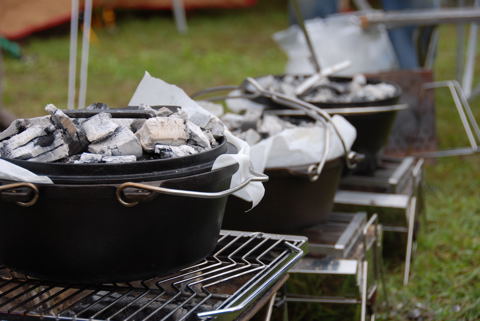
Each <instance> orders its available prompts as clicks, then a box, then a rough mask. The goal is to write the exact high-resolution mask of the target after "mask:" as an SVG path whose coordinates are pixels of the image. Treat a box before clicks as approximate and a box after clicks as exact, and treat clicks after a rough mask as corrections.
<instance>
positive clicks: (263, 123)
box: [221, 109, 315, 146]
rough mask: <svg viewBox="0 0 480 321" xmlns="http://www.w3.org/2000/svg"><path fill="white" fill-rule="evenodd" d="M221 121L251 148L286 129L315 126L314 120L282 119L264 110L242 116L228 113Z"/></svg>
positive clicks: (255, 110)
mask: <svg viewBox="0 0 480 321" xmlns="http://www.w3.org/2000/svg"><path fill="white" fill-rule="evenodd" d="M221 120H222V122H223V123H224V124H225V126H227V128H228V129H229V130H231V131H232V134H234V135H235V136H237V137H238V138H240V139H243V140H244V141H246V142H247V143H248V144H249V145H250V146H253V145H255V144H256V143H258V142H260V141H261V140H263V139H267V138H269V137H271V136H274V135H276V134H279V133H280V132H282V131H284V130H285V129H289V128H296V127H311V126H314V125H315V123H314V122H313V121H312V120H305V119H304V118H303V119H295V118H292V117H282V118H280V117H278V116H276V115H273V114H269V113H268V112H265V111H263V110H262V109H247V110H246V111H245V112H244V113H242V114H234V113H226V114H224V115H223V116H221Z"/></svg>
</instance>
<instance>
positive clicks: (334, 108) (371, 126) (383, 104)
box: [192, 75, 407, 175]
mask: <svg viewBox="0 0 480 321" xmlns="http://www.w3.org/2000/svg"><path fill="white" fill-rule="evenodd" d="M289 76H291V75H289ZM307 76H308V75H297V76H296V77H302V78H305V77H307ZM274 77H275V78H277V79H282V78H283V77H285V75H276V76H274ZM261 78H263V77H258V78H247V79H246V80H245V81H244V82H243V83H242V85H241V86H240V87H237V86H223V87H215V88H209V89H206V90H202V91H200V92H198V93H196V94H194V95H192V97H196V96H201V95H204V94H208V93H214V92H217V91H225V90H233V89H240V90H241V91H242V93H243V94H242V95H240V96H238V97H239V98H248V99H251V100H252V101H255V102H257V103H259V104H262V105H264V106H267V108H269V109H271V110H273V111H275V110H276V111H278V112H279V115H281V114H282V112H283V111H284V110H285V108H286V107H287V108H291V107H293V108H294V109H296V108H297V107H298V105H297V104H295V102H294V101H293V100H292V99H287V98H288V97H286V96H285V95H275V94H274V93H272V92H268V91H267V90H265V89H262V88H261V85H260V82H261V81H258V80H261ZM328 78H329V79H330V80H331V81H334V82H340V83H342V82H350V81H351V80H352V78H351V77H332V76H330V77H328ZM379 82H380V81H379V80H375V79H367V83H369V84H376V83H379ZM389 84H390V85H392V86H394V87H395V89H396V92H395V95H394V96H392V97H390V98H386V99H381V100H376V101H364V100H363V101H360V100H359V101H354V102H349V103H344V102H341V103H321V102H315V101H308V100H304V101H306V102H307V103H310V104H311V105H312V106H316V107H320V108H322V109H324V110H325V111H326V112H328V113H329V114H331V115H334V114H336V115H342V116H344V117H345V118H346V119H347V120H348V121H349V122H350V123H351V124H352V125H353V126H354V127H355V128H356V129H357V139H356V140H355V143H354V145H353V146H352V150H354V151H356V152H358V153H360V154H363V155H364V160H363V161H362V162H360V163H359V164H357V166H356V168H355V172H357V173H360V174H367V175H370V174H372V173H373V172H374V171H375V169H376V167H377V162H378V154H379V152H380V150H381V149H382V147H383V146H384V145H385V144H386V143H387V141H388V137H389V135H390V130H391V129H392V126H393V123H394V121H395V117H396V115H397V112H398V111H399V110H402V109H405V108H406V107H407V106H406V105H398V104H397V103H398V101H399V99H400V96H401V89H400V87H399V86H397V85H396V84H393V83H389ZM280 96H283V97H284V98H285V99H283V98H280ZM212 99H214V100H217V99H232V96H220V97H213V98H212ZM294 99H295V98H294ZM291 112H292V110H287V113H286V115H287V116H290V117H294V116H296V115H295V113H296V112H295V111H293V113H291ZM297 116H300V117H302V114H297Z"/></svg>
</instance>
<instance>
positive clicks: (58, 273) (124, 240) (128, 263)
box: [0, 165, 238, 283]
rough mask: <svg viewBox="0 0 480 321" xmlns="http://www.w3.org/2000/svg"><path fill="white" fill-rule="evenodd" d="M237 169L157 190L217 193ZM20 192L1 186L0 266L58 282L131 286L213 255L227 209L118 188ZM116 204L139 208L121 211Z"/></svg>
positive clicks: (217, 201) (49, 187)
mask: <svg viewBox="0 0 480 321" xmlns="http://www.w3.org/2000/svg"><path fill="white" fill-rule="evenodd" d="M237 166H238V165H235V166H229V167H226V168H222V169H219V170H214V171H210V172H207V173H202V174H197V175H193V176H189V177H184V178H178V179H173V180H168V181H164V182H163V183H162V186H164V187H168V188H173V189H182V190H194V191H202V192H219V191H223V190H226V189H228V187H229V184H230V180H231V177H232V175H233V173H234V172H235V171H236V170H237ZM2 184H6V182H2ZM20 184H22V183H20ZM23 184H24V185H19V186H14V187H10V188H9V187H8V186H7V185H2V186H0V189H3V192H2V193H1V194H0V213H1V214H0V215H1V219H2V224H1V225H0V262H2V263H3V264H5V265H6V266H8V267H10V268H13V269H14V270H17V271H19V272H23V273H26V274H28V275H31V276H34V277H39V278H42V279H46V280H52V281H62V282H79V283H100V282H102V283H103V282H118V281H129V280H130V281H131V280H138V279H145V278H149V277H153V276H155V275H160V274H164V273H167V272H169V271H172V270H175V269H178V268H180V267H183V266H185V265H188V264H192V263H194V262H196V261H198V260H200V259H202V258H204V257H205V256H207V255H208V254H209V253H210V252H211V251H212V250H213V249H214V248H215V245H216V241H217V237H218V235H219V231H220V227H221V223H222V217H223V213H224V209H225V203H226V201H227V196H220V197H217V198H213V199H203V198H186V197H183V196H173V195H166V194H161V193H156V192H145V190H143V189H140V192H139V191H135V190H134V189H132V188H128V189H126V190H125V192H122V191H120V190H119V188H120V187H121V185H120V186H119V185H58V184H36V185H25V184H26V183H23ZM155 185H157V186H158V185H159V184H158V183H157V184H155ZM37 190H38V200H36V202H35V203H34V204H33V205H31V206H28V207H25V206H20V205H21V204H20V205H19V204H17V203H16V202H25V201H26V202H28V201H30V200H31V199H32V198H33V197H36V196H35V195H37ZM117 193H118V195H119V196H118V197H119V199H118V198H117ZM121 202H129V203H130V202H139V203H138V204H136V206H133V207H128V206H124V205H122V203H121ZM132 204H135V203H132Z"/></svg>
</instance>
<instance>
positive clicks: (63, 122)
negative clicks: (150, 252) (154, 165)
mask: <svg viewBox="0 0 480 321" xmlns="http://www.w3.org/2000/svg"><path fill="white" fill-rule="evenodd" d="M45 110H46V111H47V112H48V113H49V114H50V115H48V116H43V117H37V118H32V119H18V120H16V121H14V122H13V123H12V124H11V125H10V126H9V127H8V128H7V129H6V130H4V131H3V132H0V138H1V139H0V157H2V158H7V159H20V160H29V161H38V162H65V163H74V164H91V163H126V162H134V161H137V160H145V159H158V158H172V157H184V156H188V155H193V154H197V153H200V152H203V151H207V150H209V149H211V148H213V147H215V146H217V145H218V144H219V141H220V139H222V137H223V135H224V130H225V127H224V125H223V123H222V122H221V121H220V120H218V119H217V118H215V117H212V118H211V119H210V121H209V122H207V124H206V125H205V128H201V127H199V126H198V125H196V124H195V123H193V122H191V121H190V120H189V119H188V116H187V114H186V113H185V112H183V110H181V108H178V107H155V108H152V107H150V106H147V105H142V106H140V107H137V108H135V107H129V110H131V111H132V112H133V114H135V113H136V111H138V110H140V111H147V113H146V114H143V115H140V117H142V116H143V117H151V118H148V119H145V118H135V119H133V118H115V116H116V115H117V116H118V115H120V117H124V114H123V115H122V114H119V113H115V112H114V111H113V110H112V111H111V112H109V111H110V109H109V108H108V106H107V105H105V104H102V103H95V104H92V105H90V106H89V107H88V108H87V110H89V111H91V113H88V114H89V115H90V116H91V115H92V114H93V116H91V117H88V118H72V117H69V116H68V115H67V114H70V115H72V114H71V113H68V112H64V111H62V110H60V109H58V108H56V107H55V106H53V105H47V106H46V108H45ZM96 112H98V113H96ZM122 113H123V111H122ZM73 114H75V113H73ZM141 114H142V113H141ZM77 115H78V114H77ZM79 115H81V116H82V117H86V116H83V115H85V114H82V113H79Z"/></svg>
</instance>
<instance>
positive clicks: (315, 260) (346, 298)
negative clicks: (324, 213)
mask: <svg viewBox="0 0 480 321" xmlns="http://www.w3.org/2000/svg"><path fill="white" fill-rule="evenodd" d="M305 233H306V235H307V236H308V237H309V254H308V256H307V257H304V258H303V259H302V260H301V261H300V262H299V263H297V264H296V265H295V267H293V268H292V269H291V270H290V272H289V273H290V278H294V277H301V276H302V275H313V276H314V277H315V278H316V279H318V280H319V281H321V284H322V287H323V285H324V289H323V290H322V289H315V292H316V293H315V294H314V295H306V294H305V293H303V291H302V293H294V292H293V291H292V290H291V289H290V291H285V293H283V297H282V298H281V299H280V300H279V301H278V305H282V306H283V309H284V314H283V315H284V319H285V320H286V319H288V304H298V303H319V304H331V303H335V304H359V305H360V308H361V311H360V312H361V314H360V316H361V317H360V318H361V320H362V321H364V320H366V319H367V317H368V316H370V318H371V319H374V318H375V311H374V303H375V297H376V293H377V289H378V281H379V280H380V282H381V285H382V287H383V291H386V289H385V286H384V282H383V271H382V265H381V264H382V262H381V243H382V242H381V240H382V229H381V227H380V226H379V225H378V219H377V215H373V216H372V217H371V218H370V220H369V221H368V222H367V215H366V214H365V213H356V214H350V213H333V214H332V215H331V218H330V219H329V221H328V222H327V223H325V224H322V225H318V226H315V227H313V228H310V229H308V230H306V231H305ZM339 282H340V283H339ZM287 283H288V282H287ZM328 284H332V286H329V285H328ZM327 292H328V293H327ZM384 298H385V299H386V300H387V299H388V296H387V294H386V293H384Z"/></svg>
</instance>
